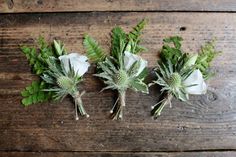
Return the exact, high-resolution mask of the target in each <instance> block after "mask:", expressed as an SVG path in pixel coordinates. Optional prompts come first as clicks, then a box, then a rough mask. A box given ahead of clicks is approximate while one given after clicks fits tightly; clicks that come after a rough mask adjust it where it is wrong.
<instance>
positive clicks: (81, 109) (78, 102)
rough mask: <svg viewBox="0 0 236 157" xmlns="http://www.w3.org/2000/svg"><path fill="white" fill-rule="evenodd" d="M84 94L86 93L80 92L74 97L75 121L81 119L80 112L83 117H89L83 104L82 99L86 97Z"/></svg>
mask: <svg viewBox="0 0 236 157" xmlns="http://www.w3.org/2000/svg"><path fill="white" fill-rule="evenodd" d="M84 93H85V92H84V91H83V92H82V93H81V94H80V93H79V92H75V94H74V95H73V98H74V101H75V119H76V120H78V119H79V116H78V110H79V112H80V114H81V115H82V116H86V117H89V115H88V114H87V112H86V110H85V109H84V106H83V102H82V99H81V97H82V96H83V95H84Z"/></svg>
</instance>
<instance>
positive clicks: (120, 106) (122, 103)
mask: <svg viewBox="0 0 236 157" xmlns="http://www.w3.org/2000/svg"><path fill="white" fill-rule="evenodd" d="M125 97H126V91H119V97H118V98H117V101H118V100H119V103H117V101H116V103H115V104H114V106H113V107H112V110H111V113H113V110H116V111H115V113H114V114H113V120H114V119H116V120H118V119H122V118H123V114H124V113H123V112H124V108H125Z"/></svg>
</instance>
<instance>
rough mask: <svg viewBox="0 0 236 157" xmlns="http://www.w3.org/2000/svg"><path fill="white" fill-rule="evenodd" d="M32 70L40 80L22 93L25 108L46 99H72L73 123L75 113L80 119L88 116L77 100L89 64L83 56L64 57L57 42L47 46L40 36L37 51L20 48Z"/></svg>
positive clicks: (73, 54) (71, 54)
mask: <svg viewBox="0 0 236 157" xmlns="http://www.w3.org/2000/svg"><path fill="white" fill-rule="evenodd" d="M21 50H22V51H23V53H24V54H25V55H26V57H27V59H28V61H29V64H30V65H31V66H32V70H33V72H34V73H35V74H37V75H38V76H39V77H40V79H39V80H38V81H33V82H32V84H31V85H29V86H28V87H26V88H25V89H24V90H23V91H22V92H21V94H22V96H23V97H24V98H23V99H22V104H23V105H25V106H29V105H31V104H35V103H41V102H46V101H48V100H61V101H62V100H63V99H64V98H65V97H66V96H67V95H70V96H71V97H72V98H73V99H74V103H75V113H76V116H75V117H76V120H78V119H79V117H78V111H79V112H80V114H81V115H82V116H87V117H88V116H89V115H88V114H87V113H86V111H85V109H84V107H83V103H82V99H81V97H82V96H83V94H84V93H85V92H84V91H82V92H81V91H79V89H78V84H79V83H80V82H81V81H82V78H83V75H84V74H85V73H86V72H87V71H88V67H89V66H90V64H89V63H88V62H87V57H86V56H84V55H80V54H78V53H70V54H68V53H67V52H66V51H65V49H64V45H63V44H62V43H61V42H60V41H56V40H54V42H53V44H52V46H50V45H48V44H47V43H46V42H45V41H44V39H43V38H42V37H40V39H39V48H31V47H27V46H23V47H22V48H21Z"/></svg>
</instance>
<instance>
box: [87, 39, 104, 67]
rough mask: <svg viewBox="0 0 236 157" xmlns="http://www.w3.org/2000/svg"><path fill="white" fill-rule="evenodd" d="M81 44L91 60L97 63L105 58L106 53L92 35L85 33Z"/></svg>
mask: <svg viewBox="0 0 236 157" xmlns="http://www.w3.org/2000/svg"><path fill="white" fill-rule="evenodd" d="M83 44H84V47H85V49H86V53H87V56H88V58H89V59H90V60H91V61H93V62H95V63H97V62H100V61H103V60H104V59H105V57H106V54H105V53H104V51H103V49H102V48H101V47H100V46H99V45H98V43H97V42H96V41H95V40H94V39H93V38H92V37H90V36H89V35H85V37H84V42H83Z"/></svg>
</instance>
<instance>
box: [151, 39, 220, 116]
mask: <svg viewBox="0 0 236 157" xmlns="http://www.w3.org/2000/svg"><path fill="white" fill-rule="evenodd" d="M182 40H183V39H182V38H181V37H179V36H174V37H170V38H166V39H164V45H163V47H162V49H161V52H160V60H159V61H158V65H157V68H155V74H156V76H157V80H155V81H153V83H151V84H150V85H153V84H158V85H160V86H161V87H162V88H161V93H162V94H163V97H162V100H161V101H159V102H158V103H157V104H155V105H153V106H152V113H153V116H154V117H155V118H156V117H157V116H159V115H160V114H161V111H162V110H163V108H164V107H165V106H166V105H170V107H171V100H172V98H174V97H175V98H177V99H178V100H181V101H187V100H188V99H189V95H190V94H194V95H200V94H205V93H206V91H207V85H206V83H205V80H206V79H207V78H209V76H210V75H211V73H210V71H209V67H210V63H211V61H212V60H213V59H214V58H215V56H216V55H217V54H219V53H220V52H218V51H216V50H215V46H214V41H211V42H208V43H206V44H205V45H204V46H202V48H201V50H200V52H199V53H197V54H188V53H185V52H184V51H183V50H182V49H181V41H182Z"/></svg>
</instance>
